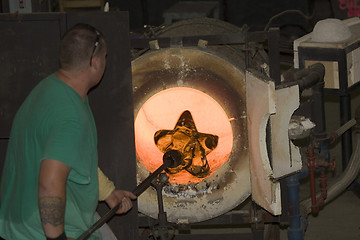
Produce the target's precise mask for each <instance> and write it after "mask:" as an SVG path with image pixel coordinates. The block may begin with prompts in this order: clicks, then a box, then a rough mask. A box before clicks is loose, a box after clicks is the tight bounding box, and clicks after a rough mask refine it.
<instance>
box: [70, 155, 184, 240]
mask: <svg viewBox="0 0 360 240" xmlns="http://www.w3.org/2000/svg"><path fill="white" fill-rule="evenodd" d="M163 162H164V163H163V164H162V165H161V166H160V167H159V168H158V169H156V170H155V171H154V172H153V173H152V174H150V175H149V176H148V177H147V178H145V180H144V181H142V182H141V183H140V184H139V185H138V186H137V187H136V188H135V189H134V190H133V191H132V193H133V194H134V195H135V196H140V195H141V194H142V193H143V192H144V191H145V190H146V189H147V188H148V187H150V185H151V182H152V181H153V180H154V179H155V178H156V177H157V176H158V175H159V174H160V173H161V172H162V171H164V170H165V169H166V168H168V167H172V168H173V167H176V166H179V165H180V163H181V162H182V154H181V153H180V152H179V151H176V150H171V151H168V152H166V153H165V154H164V156H163ZM120 207H121V203H118V204H117V205H116V206H115V207H113V208H112V209H111V210H109V211H108V212H107V213H106V214H105V215H104V216H102V217H101V218H100V219H99V220H98V221H97V222H96V223H94V224H93V225H92V226H91V227H90V229H89V230H87V231H86V232H84V233H83V234H82V235H81V236H80V237H78V238H77V239H76V240H86V239H88V237H90V236H91V234H93V233H94V232H95V231H96V230H97V229H99V228H100V227H101V226H102V225H104V224H105V223H106V222H107V221H108V220H109V219H110V218H112V217H113V216H114V215H115V214H116V212H117V210H118V209H119V208H120Z"/></svg>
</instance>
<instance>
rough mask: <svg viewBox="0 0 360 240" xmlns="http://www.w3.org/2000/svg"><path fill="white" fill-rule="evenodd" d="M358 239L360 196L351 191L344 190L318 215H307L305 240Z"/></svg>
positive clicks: (359, 237) (359, 234)
mask: <svg viewBox="0 0 360 240" xmlns="http://www.w3.org/2000/svg"><path fill="white" fill-rule="evenodd" d="M285 239H286V238H285ZM358 239H360V198H359V197H358V196H357V195H356V194H354V192H353V191H345V192H344V193H343V194H341V195H340V196H339V197H338V198H336V199H335V200H334V201H332V202H330V203H329V204H328V205H326V206H325V207H324V208H323V209H322V210H321V211H320V213H319V215H318V216H316V217H313V216H309V217H308V228H307V231H306V233H305V240H358Z"/></svg>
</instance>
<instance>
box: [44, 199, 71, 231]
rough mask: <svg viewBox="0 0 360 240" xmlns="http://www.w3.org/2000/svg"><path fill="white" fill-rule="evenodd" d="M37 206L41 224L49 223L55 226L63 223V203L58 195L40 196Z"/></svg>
mask: <svg viewBox="0 0 360 240" xmlns="http://www.w3.org/2000/svg"><path fill="white" fill-rule="evenodd" d="M39 208H40V218H41V222H42V223H43V224H51V225H53V226H55V227H56V226H59V225H61V224H64V214H65V203H64V202H63V201H62V200H61V198H60V197H41V198H40V199H39Z"/></svg>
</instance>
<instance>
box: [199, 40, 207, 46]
mask: <svg viewBox="0 0 360 240" xmlns="http://www.w3.org/2000/svg"><path fill="white" fill-rule="evenodd" d="M207 45H208V41H206V40H203V39H199V41H198V47H201V48H206V47H207Z"/></svg>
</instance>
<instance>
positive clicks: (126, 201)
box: [105, 190, 136, 214]
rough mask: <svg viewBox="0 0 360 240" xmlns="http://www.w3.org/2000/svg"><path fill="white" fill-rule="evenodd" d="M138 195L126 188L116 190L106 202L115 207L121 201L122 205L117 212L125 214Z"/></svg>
mask: <svg viewBox="0 0 360 240" xmlns="http://www.w3.org/2000/svg"><path fill="white" fill-rule="evenodd" d="M135 199H136V196H135V195H134V194H133V193H132V192H129V191H125V190H114V191H113V192H112V193H111V194H110V195H109V196H108V197H107V198H106V199H105V202H106V203H107V204H108V205H109V207H110V208H113V207H115V206H116V205H117V204H118V203H120V207H119V209H118V210H117V212H116V213H117V214H123V213H126V212H127V211H129V210H130V209H131V208H132V202H131V201H132V200H135Z"/></svg>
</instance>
